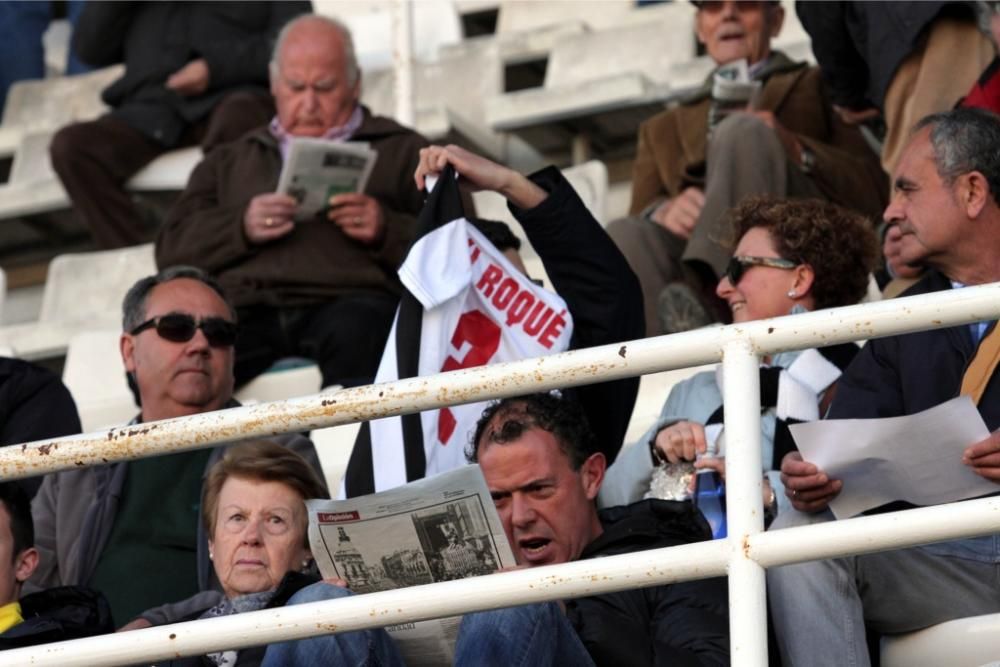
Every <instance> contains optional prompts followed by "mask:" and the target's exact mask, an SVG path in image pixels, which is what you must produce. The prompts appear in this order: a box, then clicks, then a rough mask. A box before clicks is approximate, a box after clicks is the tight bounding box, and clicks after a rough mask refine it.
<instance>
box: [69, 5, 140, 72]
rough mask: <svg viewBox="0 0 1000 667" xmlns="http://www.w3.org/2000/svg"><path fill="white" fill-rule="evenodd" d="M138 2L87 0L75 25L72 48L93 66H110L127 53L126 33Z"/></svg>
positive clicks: (118, 61)
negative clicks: (125, 51) (96, 0)
mask: <svg viewBox="0 0 1000 667" xmlns="http://www.w3.org/2000/svg"><path fill="white" fill-rule="evenodd" d="M137 5H138V3H136V2H95V1H93V0H92V1H91V2H87V3H85V4H84V6H83V10H82V11H81V12H80V18H79V19H77V21H76V24H75V25H74V26H73V36H72V38H71V40H70V48H72V49H73V52H74V53H75V54H76V56H77V57H78V58H79V59H80V60H82V61H83V62H85V63H87V64H88V65H90V66H91V67H107V66H108V65H114V64H115V63H120V62H122V60H123V59H124V57H125V54H124V51H123V49H124V46H125V37H126V35H127V34H128V30H129V26H130V24H131V23H132V18H133V16H134V14H135V11H136V9H137Z"/></svg>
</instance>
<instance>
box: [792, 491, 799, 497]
mask: <svg viewBox="0 0 1000 667" xmlns="http://www.w3.org/2000/svg"><path fill="white" fill-rule="evenodd" d="M798 496H799V491H798V489H792V498H797V497H798Z"/></svg>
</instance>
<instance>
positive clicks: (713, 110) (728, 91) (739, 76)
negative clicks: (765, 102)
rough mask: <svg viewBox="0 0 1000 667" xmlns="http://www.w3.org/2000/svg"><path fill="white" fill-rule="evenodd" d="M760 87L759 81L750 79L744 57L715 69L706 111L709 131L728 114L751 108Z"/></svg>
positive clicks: (753, 105)
mask: <svg viewBox="0 0 1000 667" xmlns="http://www.w3.org/2000/svg"><path fill="white" fill-rule="evenodd" d="M760 89H761V83H760V81H754V80H751V79H750V68H749V66H748V65H747V61H746V59H745V58H744V59H741V60H735V61H733V62H731V63H727V64H725V65H722V66H721V67H719V68H718V69H717V70H715V75H714V76H713V77H712V103H711V105H710V106H709V112H708V127H709V132H711V131H712V129H713V128H715V126H716V125H718V124H719V123H720V122H721V121H722V119H723V118H725V117H726V116H728V115H729V114H731V113H733V112H735V111H748V110H750V109H753V108H754V107H755V106H756V104H755V103H756V100H757V94H758V93H759V92H760Z"/></svg>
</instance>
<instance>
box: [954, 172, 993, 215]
mask: <svg viewBox="0 0 1000 667" xmlns="http://www.w3.org/2000/svg"><path fill="white" fill-rule="evenodd" d="M955 196H956V198H957V199H958V205H959V206H961V207H962V208H964V209H965V214H966V215H967V216H968V217H969V218H973V219H974V218H977V217H979V214H980V213H982V211H983V209H984V208H985V207H986V204H987V203H989V200H990V198H991V197H992V195H991V194H990V184H989V181H987V180H986V176H984V175H983V174H982V172H978V171H970V172H968V173H967V174H962V175H961V176H959V177H958V179H957V180H956V182H955Z"/></svg>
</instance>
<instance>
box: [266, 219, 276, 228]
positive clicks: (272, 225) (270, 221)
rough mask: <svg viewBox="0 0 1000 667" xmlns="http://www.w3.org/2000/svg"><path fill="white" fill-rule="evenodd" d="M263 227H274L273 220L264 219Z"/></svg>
mask: <svg viewBox="0 0 1000 667" xmlns="http://www.w3.org/2000/svg"><path fill="white" fill-rule="evenodd" d="M264 226H265V227H274V218H264Z"/></svg>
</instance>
